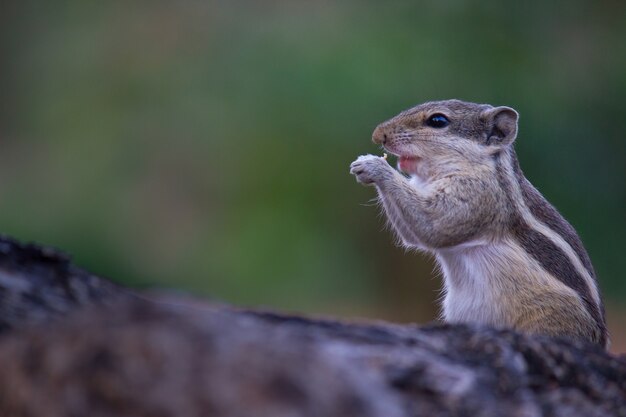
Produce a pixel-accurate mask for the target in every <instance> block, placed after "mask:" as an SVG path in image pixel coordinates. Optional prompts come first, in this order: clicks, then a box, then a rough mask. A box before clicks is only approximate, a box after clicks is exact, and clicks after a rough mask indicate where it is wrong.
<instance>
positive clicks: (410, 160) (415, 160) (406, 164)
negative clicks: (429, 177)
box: [398, 155, 421, 174]
mask: <svg viewBox="0 0 626 417" xmlns="http://www.w3.org/2000/svg"><path fill="white" fill-rule="evenodd" d="M420 160H421V158H420V157H418V156H406V155H400V156H399V157H398V168H399V169H400V171H402V172H404V173H405V174H417V166H418V164H419V161H420Z"/></svg>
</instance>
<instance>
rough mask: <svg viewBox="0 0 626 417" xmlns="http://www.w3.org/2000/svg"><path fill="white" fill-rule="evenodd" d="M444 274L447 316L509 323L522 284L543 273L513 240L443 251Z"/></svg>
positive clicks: (457, 319) (440, 259)
mask: <svg viewBox="0 0 626 417" xmlns="http://www.w3.org/2000/svg"><path fill="white" fill-rule="evenodd" d="M436 255H437V260H438V262H439V264H440V266H441V270H442V272H443V275H444V287H445V288H444V290H445V297H444V300H443V318H444V319H445V321H447V322H451V323H463V322H473V323H481V324H488V325H492V326H508V325H510V323H511V321H512V320H514V316H515V314H516V313H515V309H516V308H517V304H518V303H517V298H518V295H519V292H520V288H521V287H523V286H525V285H528V284H530V282H531V281H532V280H534V279H537V274H538V273H539V274H540V271H538V270H537V269H536V268H535V266H534V265H533V262H532V260H531V259H529V258H528V257H526V256H524V254H523V252H522V253H520V248H519V247H517V246H515V245H514V244H512V243H511V242H507V241H502V242H498V243H490V244H487V243H481V242H477V243H476V244H475V245H469V246H464V247H459V248H453V249H446V250H442V251H439V252H438V253H437V254H436Z"/></svg>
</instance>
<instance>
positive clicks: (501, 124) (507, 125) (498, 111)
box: [483, 107, 519, 145]
mask: <svg viewBox="0 0 626 417" xmlns="http://www.w3.org/2000/svg"><path fill="white" fill-rule="evenodd" d="M483 117H484V118H485V121H486V122H487V145H494V144H503V145H508V144H510V143H513V141H514V140H515V137H516V136H517V119H518V118H519V115H518V114H517V112H516V111H515V110H513V109H512V108H510V107H495V108H493V109H489V110H486V111H485V112H484V113H483Z"/></svg>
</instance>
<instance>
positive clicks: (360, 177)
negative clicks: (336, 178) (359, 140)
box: [350, 155, 393, 185]
mask: <svg viewBox="0 0 626 417" xmlns="http://www.w3.org/2000/svg"><path fill="white" fill-rule="evenodd" d="M350 173H351V174H352V175H354V176H355V177H356V180H357V181H358V182H360V183H361V184H366V185H368V184H373V183H376V182H378V181H382V180H383V179H385V178H386V177H388V176H389V175H390V174H393V168H391V166H390V165H389V164H388V163H387V161H386V160H385V158H383V157H380V156H376V155H361V156H359V157H358V158H357V159H356V161H354V162H353V163H352V164H350Z"/></svg>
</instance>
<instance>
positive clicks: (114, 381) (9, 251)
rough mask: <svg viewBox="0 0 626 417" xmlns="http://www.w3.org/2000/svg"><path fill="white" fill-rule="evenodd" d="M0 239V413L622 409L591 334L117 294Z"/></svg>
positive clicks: (617, 366)
mask: <svg viewBox="0 0 626 417" xmlns="http://www.w3.org/2000/svg"><path fill="white" fill-rule="evenodd" d="M3 245H4V246H2V248H0V287H3V288H2V290H1V292H0V294H1V295H2V297H1V298H0V312H1V313H2V314H3V315H4V314H8V315H9V319H7V318H6V317H1V318H0V319H1V320H3V321H2V323H3V329H4V330H5V331H4V332H3V334H2V337H0V363H2V372H0V386H2V387H3V388H2V390H0V415H1V416H15V417H21V416H43V415H45V416H48V417H56V416H83V415H89V416H96V417H97V416H163V417H165V416H233V417H235V416H238V417H239V416H261V417H263V416H268V417H269V416H272V417H281V416H285V417H286V416H363V417H367V416H385V417H394V416H435V417H436V416H465V415H467V416H520V417H522V416H524V417H526V416H528V417H530V416H564V417H565V416H567V417H572V416H585V417H588V416H609V415H610V416H620V415H624V416H626V361H624V359H623V358H618V357H614V356H611V355H610V354H608V353H606V352H604V351H602V350H601V349H599V348H597V347H596V346H592V345H587V344H584V343H580V342H571V341H567V340H556V339H551V338H547V337H530V336H525V335H520V334H517V333H514V332H511V331H504V330H493V329H487V328H479V327H468V326H430V327H417V326H400V325H393V324H385V323H346V322H340V321H333V320H316V319H311V318H304V317H296V316H289V315H282V314H277V313H273V312H263V311H247V310H239V309H236V308H233V307H229V306H225V305H217V304H209V303H199V302H197V301H194V302H189V301H187V300H184V299H178V298H168V299H167V300H165V299H153V300H146V299H141V298H139V297H134V296H129V295H124V296H121V297H120V296H119V294H120V293H121V292H122V291H121V290H120V289H118V288H117V287H115V286H114V285H112V284H110V283H108V282H107V281H104V280H100V279H98V278H96V277H93V276H92V275H90V274H87V273H85V272H83V271H81V270H79V269H77V268H75V267H73V266H72V265H71V264H70V263H69V261H68V260H67V258H65V257H60V256H58V255H57V254H55V253H54V252H51V251H49V250H39V249H38V248H36V247H34V246H21V245H18V244H16V243H15V242H12V241H10V240H7V239H5V240H4V241H3ZM31 292H32V293H33V294H37V295H36V296H33V297H31V296H29V295H28V294H30V293H31ZM49 293H50V294H49ZM18 295H19V296H18ZM94 302H96V304H97V305H92V306H89V307H85V305H89V304H94ZM31 309H33V311H36V312H37V314H31V313H30V310H31ZM18 311H19V312H20V313H19V314H17V312H18ZM63 316H65V318H63V319H60V318H61V317H63ZM10 329H12V330H11V331H8V330H10Z"/></svg>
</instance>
